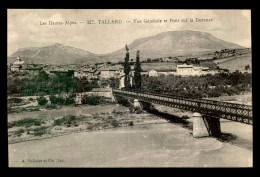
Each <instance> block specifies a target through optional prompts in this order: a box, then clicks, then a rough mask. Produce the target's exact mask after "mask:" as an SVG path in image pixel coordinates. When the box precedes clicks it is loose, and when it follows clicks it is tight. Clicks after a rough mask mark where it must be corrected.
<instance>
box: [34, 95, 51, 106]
mask: <svg viewBox="0 0 260 177" xmlns="http://www.w3.org/2000/svg"><path fill="white" fill-rule="evenodd" d="M37 102H38V104H39V105H46V103H48V100H47V99H46V98H45V97H43V96H40V97H39V98H37Z"/></svg>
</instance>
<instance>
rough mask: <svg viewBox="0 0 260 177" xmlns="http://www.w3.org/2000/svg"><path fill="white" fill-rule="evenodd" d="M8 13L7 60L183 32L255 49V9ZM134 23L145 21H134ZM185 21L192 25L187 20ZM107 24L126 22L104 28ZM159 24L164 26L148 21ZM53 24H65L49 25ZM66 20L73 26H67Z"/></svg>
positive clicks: (97, 49)
mask: <svg viewBox="0 0 260 177" xmlns="http://www.w3.org/2000/svg"><path fill="white" fill-rule="evenodd" d="M7 13H8V14H7V17H8V19H7V21H8V29H7V33H8V34H7V39H8V40H7V41H8V44H7V49H8V56H9V55H11V54H12V53H14V52H16V51H17V50H18V49H21V48H26V47H44V46H47V45H52V44H55V43H60V44H63V45H66V46H71V47H76V48H80V49H83V50H86V51H89V52H92V53H95V54H104V53H110V52H114V51H116V50H118V49H120V48H122V47H124V46H125V44H130V43H131V42H133V41H134V40H135V39H138V38H143V37H148V36H153V35H156V34H159V33H161V32H166V31H181V30H194V31H203V32H209V33H211V34H212V35H213V36H215V37H217V38H219V39H222V40H225V41H228V42H233V43H236V44H239V45H241V46H244V47H251V11H250V10H183V9H182V10H172V9H168V10H166V9H161V10H159V9H158V10H149V9H144V10H141V9H136V10H133V9H131V10H130V9H120V10H118V9H107V10H105V9H102V10H101V9H96V10H94V9H8V11H7ZM134 19H136V20H137V21H140V22H141V23H134ZM177 19H179V22H178V21H176V20H177ZM185 19H188V21H182V20H185ZM190 19H193V22H191V21H190ZM196 19H207V20H208V21H205V20H204V21H200V22H196ZM99 20H100V21H99ZM102 20H110V22H111V23H112V20H114V21H115V20H117V22H121V23H118V24H104V23H103V24H99V22H102ZM158 20H161V23H145V22H146V21H150V22H157V21H158ZM165 20H167V21H165ZM49 21H52V22H62V24H61V23H60V24H61V25H49ZM66 21H67V22H71V25H67V24H66V25H65V22H66ZM74 22H76V23H77V24H72V23H74ZM88 22H91V23H92V24H88ZM93 22H94V23H95V24H93Z"/></svg>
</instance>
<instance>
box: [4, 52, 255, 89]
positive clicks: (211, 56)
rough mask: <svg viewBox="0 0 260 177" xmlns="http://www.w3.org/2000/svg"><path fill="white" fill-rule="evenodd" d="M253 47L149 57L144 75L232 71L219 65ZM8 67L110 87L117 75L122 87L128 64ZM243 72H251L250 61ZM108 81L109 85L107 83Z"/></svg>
mask: <svg viewBox="0 0 260 177" xmlns="http://www.w3.org/2000/svg"><path fill="white" fill-rule="evenodd" d="M250 52H251V50H250V49H233V50H232V49H225V50H221V51H215V52H210V53H207V54H203V55H199V56H192V57H191V56H186V57H185V56H177V57H164V58H158V59H149V58H148V59H146V60H143V61H142V62H141V63H142V64H141V65H142V72H141V75H147V76H149V77H158V76H161V75H164V76H169V75H175V76H181V77H187V76H201V75H207V74H213V75H214V74H216V73H220V72H229V70H228V69H224V68H220V67H219V66H218V64H220V63H222V62H227V61H228V60H229V59H232V57H234V56H243V55H248V54H250ZM130 65H131V71H130V76H131V77H133V76H134V61H133V59H131V62H130ZM7 66H8V70H10V71H18V72H23V73H27V75H28V76H31V77H32V76H35V75H38V74H39V73H40V72H42V71H44V72H45V73H46V74H48V75H49V76H50V77H56V76H59V75H61V74H66V75H70V76H71V77H76V78H79V79H80V78H84V77H86V78H87V79H88V80H98V83H99V85H100V86H101V87H105V88H109V85H108V84H106V83H105V82H106V80H108V79H111V78H114V79H119V80H120V86H119V88H122V87H124V86H123V85H124V77H123V76H124V67H123V62H122V61H120V62H117V63H111V62H104V63H95V64H84V65H78V64H71V65H58V64H57V65H49V64H33V63H27V62H26V61H24V60H23V59H22V58H20V57H19V56H18V57H16V61H15V62H13V63H8V64H7ZM240 72H249V73H250V72H251V66H250V64H249V65H248V66H247V67H246V66H245V69H244V70H242V71H240ZM104 83H105V84H104Z"/></svg>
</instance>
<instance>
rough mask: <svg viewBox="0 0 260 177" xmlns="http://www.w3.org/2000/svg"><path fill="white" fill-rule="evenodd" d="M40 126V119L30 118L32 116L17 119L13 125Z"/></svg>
mask: <svg viewBox="0 0 260 177" xmlns="http://www.w3.org/2000/svg"><path fill="white" fill-rule="evenodd" d="M33 125H35V126H40V125H41V121H40V120H37V119H32V118H27V119H22V120H18V121H16V122H15V126H17V127H22V126H25V127H30V126H33Z"/></svg>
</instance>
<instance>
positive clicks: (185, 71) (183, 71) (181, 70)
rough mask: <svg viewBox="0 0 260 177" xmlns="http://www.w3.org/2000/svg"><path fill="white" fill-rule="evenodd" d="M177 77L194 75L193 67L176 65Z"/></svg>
mask: <svg viewBox="0 0 260 177" xmlns="http://www.w3.org/2000/svg"><path fill="white" fill-rule="evenodd" d="M176 71H177V75H179V76H191V75H194V69H193V65H187V64H184V65H177V69H176Z"/></svg>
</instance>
